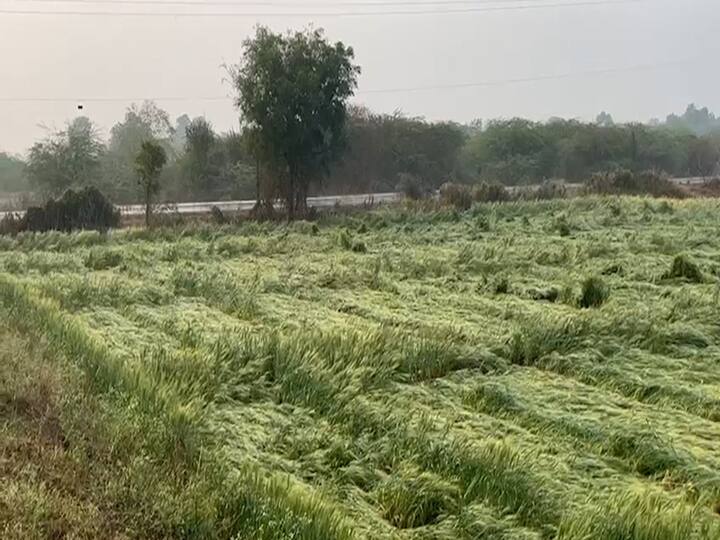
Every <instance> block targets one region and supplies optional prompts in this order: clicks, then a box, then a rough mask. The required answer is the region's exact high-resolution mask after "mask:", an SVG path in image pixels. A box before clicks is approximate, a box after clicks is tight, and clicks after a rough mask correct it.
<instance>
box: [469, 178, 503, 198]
mask: <svg viewBox="0 0 720 540" xmlns="http://www.w3.org/2000/svg"><path fill="white" fill-rule="evenodd" d="M472 198H473V200H474V201H475V202H505V201H509V200H510V199H511V198H512V197H511V196H510V192H509V191H508V190H507V189H506V188H505V186H503V185H502V184H497V183H488V182H483V183H482V184H480V185H479V186H476V187H475V189H473V192H472Z"/></svg>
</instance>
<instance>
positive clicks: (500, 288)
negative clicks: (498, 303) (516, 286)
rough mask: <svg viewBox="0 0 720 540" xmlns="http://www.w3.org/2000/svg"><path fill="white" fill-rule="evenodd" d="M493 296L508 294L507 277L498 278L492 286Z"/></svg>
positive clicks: (508, 284)
mask: <svg viewBox="0 0 720 540" xmlns="http://www.w3.org/2000/svg"><path fill="white" fill-rule="evenodd" d="M493 290H494V292H495V294H507V293H508V292H510V280H509V279H508V277H507V276H502V277H500V278H499V279H498V280H497V281H495V284H494V285H493Z"/></svg>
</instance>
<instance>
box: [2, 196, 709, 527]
mask: <svg viewBox="0 0 720 540" xmlns="http://www.w3.org/2000/svg"><path fill="white" fill-rule="evenodd" d="M719 215H720V212H719V208H718V204H717V202H716V201H714V200H695V199H687V200H676V199H672V200H670V199H661V200H657V199H654V198H628V197H617V196H611V197H585V198H577V199H550V200H542V201H526V200H514V201H511V202H503V203H494V202H488V203H483V202H476V201H473V204H472V205H471V207H470V208H469V209H468V210H462V209H460V208H450V209H448V208H446V207H438V208H436V209H432V210H430V209H428V208H427V207H425V206H423V204H422V203H410V202H409V203H407V205H406V206H403V207H398V208H393V209H385V210H377V211H370V212H366V213H363V214H355V215H328V216H324V217H323V216H321V217H320V218H319V219H318V220H317V221H315V222H313V223H308V222H302V221H298V222H294V223H289V224H279V223H274V222H263V223H259V222H245V223H240V224H227V223H226V224H202V225H194V226H188V227H186V228H177V227H176V228H163V227H156V228H154V229H149V230H146V229H127V230H118V231H113V233H112V234H104V233H102V232H100V231H82V232H74V233H70V234H65V233H60V232H52V231H51V232H46V233H39V234H38V233H27V232H21V233H19V234H17V235H16V236H14V237H1V238H0V321H2V323H1V324H2V325H3V326H2V330H0V435H2V436H1V437H0V458H1V461H0V536H2V537H3V538H47V537H54V538H61V537H76V538H97V537H103V538H105V537H122V538H146V537H154V538H247V539H251V538H252V539H255V538H261V539H281V538H282V539H285V538H303V539H323V540H325V539H333V538H337V539H350V538H437V539H445V538H446V539H451V538H452V539H456V538H468V539H469V538H498V539H499V538H503V539H516V540H519V539H535V540H539V539H561V540H566V539H567V540H569V539H573V540H575V539H585V538H587V539H589V538H592V539H597V540H616V539H624V540H625V539H628V540H630V539H632V540H645V539H648V540H649V539H653V540H688V539H690V540H701V539H702V540H704V539H715V538H719V537H720V515H719V514H718V509H719V508H720V506H719V503H720V472H718V471H720V450H718V445H717V440H719V439H720V372H719V371H718V362H719V361H720V347H719V344H720V332H719V331H718V328H717V318H718V309H717V298H718V290H719V289H718V279H717V276H718V273H719V272H720V268H719V267H718V255H719V254H720V239H719V238H718V237H717V235H716V234H715V231H716V229H717V226H718V216H719ZM563 224H564V225H566V227H567V234H564V233H563V232H562V229H563V227H562V225H563ZM361 246H362V247H361Z"/></svg>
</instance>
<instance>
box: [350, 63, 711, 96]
mask: <svg viewBox="0 0 720 540" xmlns="http://www.w3.org/2000/svg"><path fill="white" fill-rule="evenodd" d="M694 61H697V58H693V59H686V60H677V61H672V62H662V63H658V64H641V65H636V66H628V67H619V68H605V69H594V70H587V71H575V72H568V73H559V74H554V75H539V76H535V77H520V78H516V79H503V80H497V81H483V82H472V83H457V84H440V85H433V86H415V87H408V88H385V89H382V90H365V91H362V92H358V94H391V93H401V92H421V91H427V90H450V89H458V88H482V87H493V86H506V85H512V84H520V83H528V82H542V81H554V80H562V79H572V78H575V77H586V76H593V75H610V74H614V73H631V72H637V71H649V70H653V69H659V68H663V67H670V66H674V65H680V64H689V63H692V62H694Z"/></svg>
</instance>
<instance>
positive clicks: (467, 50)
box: [0, 0, 720, 153]
mask: <svg viewBox="0 0 720 540" xmlns="http://www.w3.org/2000/svg"><path fill="white" fill-rule="evenodd" d="M89 1H90V0H82V3H80V2H78V3H70V2H69V1H68V0H56V1H50V0H4V2H3V3H2V4H1V5H0V11H2V10H5V11H12V10H15V11H31V10H35V11H54V12H57V11H62V10H70V11H94V12H107V11H119V10H125V11H132V12H153V11H154V12H157V11H162V12H171V13H179V12H186V13H188V12H190V13H198V12H203V13H207V12H211V11H217V12H221V13H224V14H227V13H229V12H233V11H234V12H246V13H249V15H247V16H242V17H231V16H228V15H224V16H219V17H175V16H156V17H138V16H99V15H92V16H90V15H83V16H77V15H57V14H43V15H26V14H8V13H1V12H0V74H1V76H0V151H1V150H6V151H10V152H14V153H24V152H25V151H26V150H27V148H28V147H29V146H30V145H31V144H32V143H33V141H35V140H37V139H38V138H40V137H42V136H43V135H44V134H45V133H46V129H47V127H50V128H60V127H62V126H63V125H64V124H65V122H66V121H68V120H70V119H72V118H73V117H74V116H75V115H76V114H77V110H76V106H77V103H76V102H75V101H74V100H75V99H77V100H78V101H82V98H108V99H110V101H97V102H95V101H93V102H90V101H83V103H84V114H86V115H87V116H89V117H90V118H91V119H92V120H93V121H94V122H96V123H97V124H98V125H99V126H100V128H101V129H102V130H103V131H104V132H105V133H106V132H107V131H108V130H109V129H110V127H112V125H113V124H114V123H115V122H117V121H118V120H120V119H121V118H122V116H123V113H124V109H125V107H127V105H128V104H129V103H130V102H131V100H132V99H133V98H138V99H139V98H162V97H178V98H184V99H185V98H186V100H183V101H165V100H163V99H157V101H158V104H159V105H160V106H161V107H163V108H165V109H166V110H167V111H168V112H169V113H170V115H171V117H172V118H173V119H174V118H175V117H177V116H179V115H180V114H182V113H187V114H189V115H190V116H198V115H205V116H206V117H207V118H208V119H209V120H210V121H211V122H212V123H213V125H214V126H215V127H216V129H218V130H221V131H224V130H228V129H230V128H232V127H234V126H237V112H236V111H235V109H234V108H233V104H232V99H229V97H230V96H232V88H230V86H229V85H228V84H227V82H225V81H223V77H224V70H223V69H222V67H221V66H222V65H223V64H226V63H234V62H237V60H238V59H239V58H240V54H241V45H242V41H243V40H244V39H245V38H247V37H248V36H250V35H252V33H253V31H254V26H255V25H256V24H258V23H260V24H265V25H268V26H270V27H271V28H273V29H275V30H286V29H288V28H293V29H295V28H302V27H304V26H306V25H307V24H309V23H313V24H315V26H320V27H323V28H325V29H326V31H327V34H328V37H329V38H331V39H332V40H342V41H344V42H345V43H347V44H350V45H352V46H353V47H354V48H355V53H356V60H357V62H358V63H359V64H360V65H361V66H362V75H361V77H360V85H359V89H358V94H357V96H356V97H355V101H356V102H359V103H363V104H366V105H367V106H369V107H370V108H372V109H374V110H376V111H381V112H392V111H394V110H402V111H403V112H405V113H406V114H409V115H413V116H424V117H426V118H427V119H430V120H440V119H448V120H455V121H459V122H466V121H470V120H472V119H474V118H484V119H487V118H495V117H510V116H524V117H529V118H533V119H547V118H548V117H550V116H562V117H578V118H583V119H591V118H594V117H595V115H596V114H597V113H598V112H600V111H601V110H607V111H609V112H610V113H611V114H612V115H613V116H614V118H615V119H616V121H617V120H620V121H627V120H641V121H646V120H648V119H650V118H652V117H659V118H664V116H665V115H666V114H667V113H669V112H673V111H675V112H680V111H682V110H684V109H685V106H686V105H687V104H688V103H690V102H695V103H697V104H699V105H706V106H708V107H710V108H711V109H713V110H715V111H717V112H720V92H719V91H718V87H719V86H720V69H718V63H717V60H718V53H719V52H720V44H718V41H717V30H718V28H720V2H718V0H639V1H635V2H622V1H620V2H618V1H617V0H615V1H613V0H608V1H604V0H599V1H596V2H593V1H589V2H584V1H583V0H547V1H545V0H526V1H522V2H521V1H515V0H499V1H497V2H489V1H488V0H467V2H466V3H464V4H463V3H459V2H461V0H438V4H440V5H436V4H434V5H424V6H420V7H418V4H427V3H428V2H429V1H430V0H394V1H393V0H387V1H386V2H384V3H383V2H379V1H378V0H357V2H371V3H372V2H374V3H375V4H376V5H373V6H371V7H364V6H357V5H344V6H338V5H337V3H335V4H332V3H325V4H323V2H329V1H330V0H255V1H254V2H250V0H221V1H224V2H236V3H237V4H238V5H239V6H240V7H236V6H234V5H219V6H217V5H215V6H211V5H198V6H195V5H177V4H175V5H173V4H168V5H167V6H165V5H161V6H157V5H152V4H151V5H148V4H133V5H127V6H122V5H120V6H118V3H119V2H120V0H101V1H102V2H104V3H100V4H90V3H88V2H89ZM141 1H146V0H141ZM151 1H154V0H151ZM184 1H185V2H188V1H190V2H194V1H201V0H184ZM205 1H206V2H210V1H211V0H205ZM216 1H217V0H216ZM343 1H344V2H346V3H347V2H348V0H343ZM268 3H271V4H272V3H275V4H278V3H279V4H282V5H279V6H278V5H267V4H268ZM402 3H405V4H406V5H399V4H402ZM558 3H568V4H570V3H575V4H582V5H575V6H572V7H558V6H557V5H553V6H547V5H545V6H544V7H540V6H541V5H543V4H558ZM521 6H529V7H530V8H529V9H517V8H518V7H521ZM497 7H502V8H513V9H503V10H495V8H497ZM417 9H421V10H424V11H430V10H437V11H438V12H443V11H444V12H446V13H433V14H416V15H407V14H387V13H385V14H382V15H377V14H374V15H367V16H362V17H340V16H321V15H318V12H320V13H327V12H330V11H333V12H337V11H342V12H345V13H348V12H353V13H354V12H358V11H373V12H378V11H388V10H391V11H410V10H417ZM451 10H456V11H459V10H465V11H462V12H455V13H447V12H448V11H451ZM470 10H476V11H470ZM267 12H274V13H282V14H287V13H288V12H304V13H305V14H306V15H301V16H285V15H283V16H273V17H268V16H262V15H258V14H259V13H267ZM311 12H312V13H311ZM593 72H595V73H593ZM598 72H602V73H598ZM546 77H556V78H546ZM532 78H541V80H535V81H524V82H514V83H507V84H495V83H497V82H501V81H508V80H517V79H532ZM472 83H492V84H489V85H485V86H465V87H458V86H459V85H463V84H472ZM443 85H445V86H452V85H455V86H456V87H454V88H440V89H427V87H436V86H443ZM417 88H425V89H424V90H414V91H409V90H403V91H390V92H385V90H398V89H401V90H402V89H417ZM224 96H226V97H228V99H218V98H223V97H224ZM16 98H26V99H27V98H41V99H46V98H49V99H52V100H58V99H62V98H68V99H69V100H70V101H48V102H37V101H35V102H27V101H26V102H23V101H18V100H17V99H16ZM203 98H212V99H203ZM43 126H45V127H43Z"/></svg>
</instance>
